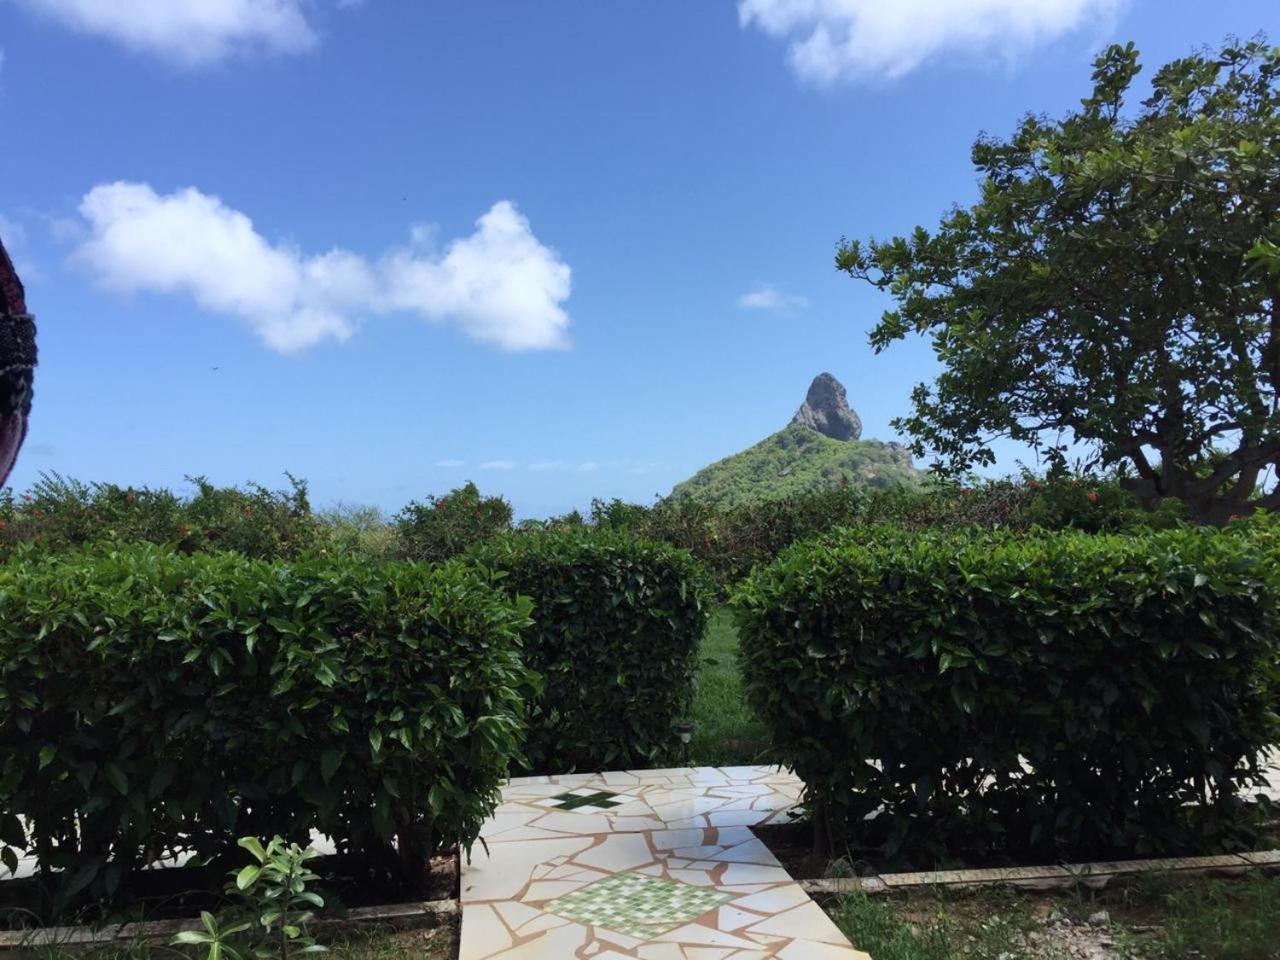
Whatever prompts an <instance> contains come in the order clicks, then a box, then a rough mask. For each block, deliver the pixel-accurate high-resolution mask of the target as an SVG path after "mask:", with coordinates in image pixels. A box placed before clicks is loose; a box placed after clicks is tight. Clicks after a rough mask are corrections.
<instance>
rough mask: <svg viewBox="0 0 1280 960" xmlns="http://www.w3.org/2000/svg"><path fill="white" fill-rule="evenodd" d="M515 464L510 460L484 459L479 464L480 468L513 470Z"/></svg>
mask: <svg viewBox="0 0 1280 960" xmlns="http://www.w3.org/2000/svg"><path fill="white" fill-rule="evenodd" d="M515 468H516V465H515V463H514V462H513V461H511V460H486V461H485V462H484V463H482V464H480V469H481V470H514V469H515Z"/></svg>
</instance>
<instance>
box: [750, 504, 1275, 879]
mask: <svg viewBox="0 0 1280 960" xmlns="http://www.w3.org/2000/svg"><path fill="white" fill-rule="evenodd" d="M1277 599H1278V597H1277V592H1276V582H1275V580H1274V569H1273V566H1272V564H1271V562H1270V561H1269V560H1268V559H1267V558H1264V557H1263V556H1262V555H1261V553H1260V551H1259V550H1258V549H1257V548H1256V547H1255V545H1254V542H1253V540H1252V539H1251V538H1250V537H1248V536H1239V535H1235V534H1231V533H1216V532H1215V531H1212V530H1202V531H1194V530H1174V531H1166V532H1161V533H1151V534H1146V535H1137V536H1098V535H1084V534H1078V533H1058V534H1050V533H1043V532H1042V533H1038V534H1033V535H1023V536H1020V537H1016V538H1015V537H1012V536H1009V535H1005V534H999V533H983V532H979V531H972V532H970V533H968V534H965V535H947V534H938V533H934V534H926V535H923V536H910V535H905V534H903V533H901V532H900V531H895V530H890V529H883V528H882V529H877V530H868V531H848V532H845V533H844V534H841V535H838V536H834V537H832V538H830V539H828V540H825V541H819V542H812V543H805V544H800V545H798V546H796V547H794V548H792V549H790V550H788V551H786V552H785V553H784V554H783V555H782V556H781V557H780V558H779V559H778V560H777V561H776V562H775V563H774V564H773V565H771V566H769V567H767V568H764V569H763V570H761V571H759V572H757V573H756V574H755V575H754V576H753V577H752V578H750V579H749V580H748V581H747V582H746V583H745V584H744V585H743V586H742V587H741V588H740V590H739V591H738V592H737V593H736V594H735V596H734V601H733V602H734V605H735V607H736V611H737V615H738V623H739V626H740V629H741V646H742V657H743V670H744V674H745V676H746V681H747V695H748V697H749V699H750V701H751V703H752V705H753V706H754V707H755V708H756V709H757V710H758V711H759V712H760V714H761V716H762V717H763V718H764V720H765V721H766V723H767V724H768V725H769V727H770V730H771V732H772V735H773V740H774V742H775V743H776V744H777V745H778V747H779V750H780V752H781V756H782V758H783V759H784V761H786V762H787V763H789V764H792V765H793V766H794V768H795V770H796V773H797V774H799V776H800V777H801V778H802V779H803V780H804V781H805V783H806V784H807V785H808V798H809V801H810V803H811V805H812V806H813V807H814V808H815V823H816V825H817V826H818V828H819V829H823V828H829V829H831V830H832V831H833V832H834V834H835V839H836V840H837V841H848V842H850V843H853V844H854V845H857V844H859V843H862V844H873V845H876V846H879V847H880V848H881V855H882V856H884V857H885V858H887V859H889V860H893V859H894V858H895V857H896V856H897V855H898V854H899V852H900V851H901V850H903V849H904V848H908V849H910V850H911V851H912V854H913V855H914V856H916V857H923V858H924V859H925V861H926V862H927V861H928V859H929V858H930V857H937V858H943V857H954V856H956V855H957V854H958V853H963V852H964V850H963V849H959V848H961V847H962V846H963V845H964V844H965V843H966V842H967V843H968V844H969V845H970V848H971V851H973V850H976V851H979V852H980V853H983V854H987V853H989V852H990V851H991V850H1000V849H1008V850H1013V851H1018V852H1019V853H1020V854H1021V855H1023V856H1032V857H1035V858H1036V859H1038V860H1040V861H1042V862H1052V861H1053V860H1054V859H1056V858H1057V857H1058V856H1061V855H1063V854H1066V853H1070V854H1071V855H1072V856H1075V857H1082V856H1084V857H1097V856H1104V855H1111V854H1114V853H1119V852H1130V851H1132V852H1136V853H1144V852H1147V851H1161V850H1174V849H1177V848H1179V847H1182V846H1184V845H1186V844H1194V845H1195V846H1196V847H1198V848H1200V849H1205V848H1208V847H1210V846H1212V845H1214V844H1223V843H1230V842H1233V841H1236V840H1239V839H1240V837H1239V836H1238V834H1237V832H1236V831H1237V829H1238V828H1239V827H1240V823H1241V819H1242V817H1241V809H1240V804H1239V801H1238V800H1237V794H1238V793H1239V792H1240V791H1247V790H1248V789H1249V788H1251V787H1254V786H1257V785H1260V783H1261V782H1262V781H1261V780H1260V776H1259V773H1258V760H1259V754H1260V753H1261V751H1263V750H1264V749H1265V748H1267V747H1268V746H1269V745H1270V744H1272V743H1273V742H1275V736H1276V732H1277V729H1276V724H1275V716H1274V713H1273V710H1274V707H1275V704H1276V693H1277V685H1276V680H1277V670H1276V649H1275V643H1274V637H1275V632H1276V626H1277V624H1276V615H1277V609H1276V602H1277ZM1187 805H1195V806H1194V807H1189V806H1187ZM1192 810H1194V814H1193V813H1192V812H1191V811H1192ZM876 811H881V813H882V816H880V817H877V818H876V819H875V820H873V821H871V822H869V823H868V822H867V821H866V820H865V819H864V818H866V817H867V816H868V815H869V814H872V813H874V812H876Z"/></svg>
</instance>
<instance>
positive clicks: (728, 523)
mask: <svg viewBox="0 0 1280 960" xmlns="http://www.w3.org/2000/svg"><path fill="white" fill-rule="evenodd" d="M1181 515H1182V514H1181V511H1180V509H1179V507H1178V505H1176V504H1174V503H1169V504H1165V505H1162V507H1161V508H1160V509H1159V510H1157V511H1148V510H1145V509H1144V508H1143V507H1142V506H1141V504H1140V503H1139V502H1138V500H1137V498H1136V497H1134V496H1133V495H1132V494H1130V493H1127V492H1126V491H1124V490H1123V489H1121V487H1120V485H1119V483H1117V482H1116V481H1115V480H1114V479H1102V480H1095V479H1087V478H1083V477H1079V478H1062V479H1056V480H1052V481H1046V480H1042V479H1037V478H1035V477H1032V476H1030V475H1028V476H1025V477H1023V478H1022V479H1020V480H1016V481H1015V480H993V481H987V482H984V483H980V484H977V485H974V486H967V487H961V486H949V485H946V486H944V485H930V486H927V487H925V488H922V489H889V490H868V489H860V488H854V487H849V488H847V489H843V490H830V491H826V492H822V493H811V494H803V495H800V496H793V497H784V498H780V499H776V500H768V501H764V502H762V503H756V504H751V505H748V506H741V507H732V508H724V507H719V506H715V505H712V504H707V503H701V502H698V501H695V500H690V499H687V498H686V499H668V500H664V501H660V502H659V503H657V504H656V505H654V506H653V507H643V506H639V505H636V504H629V503H623V502H622V501H619V500H613V501H609V502H606V501H601V500H597V501H595V502H594V503H593V505H592V516H591V519H592V522H593V523H594V524H595V525H596V526H599V527H600V528H602V529H607V530H624V531H627V532H630V533H633V534H635V535H638V536H644V537H649V538H652V539H655V540H663V541H666V542H668V543H671V544H674V545H676V546H679V547H683V548H685V549H687V550H689V551H690V552H691V553H692V554H693V556H694V557H695V558H696V559H697V560H698V561H699V562H701V563H702V564H703V565H705V566H706V567H707V568H708V569H709V570H711V571H712V572H713V573H714V574H715V576H716V579H717V580H718V581H719V582H720V583H721V584H722V585H728V584H732V583H734V582H736V581H737V580H740V579H741V578H742V577H744V576H745V575H746V574H747V573H748V572H750V570H751V568H752V567H753V566H755V565H757V564H762V563H769V562H771V561H772V560H773V559H774V557H776V556H777V555H778V554H779V553H780V552H781V551H782V550H784V549H785V548H786V547H788V546H790V545H791V544H793V543H796V542H797V541H800V540H806V539H810V538H812V537H815V536H819V535H821V534H824V533H828V532H830V531H832V530H835V529H838V528H840V527H852V526H873V525H876V524H890V525H892V526H895V527H898V528H901V529H903V530H913V531H925V530H961V529H965V528H968V527H971V526H978V527H982V528H984V529H989V530H1027V529H1030V528H1031V527H1033V526H1042V527H1046V528H1049V529H1054V530H1061V529H1079V530H1088V531H1090V532H1111V531H1121V530H1134V529H1146V528H1152V527H1154V528H1164V527H1169V526H1173V525H1176V523H1177V522H1178V520H1179V518H1180V516H1181Z"/></svg>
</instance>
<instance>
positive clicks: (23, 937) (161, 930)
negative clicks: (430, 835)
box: [0, 900, 459, 950]
mask: <svg viewBox="0 0 1280 960" xmlns="http://www.w3.org/2000/svg"><path fill="white" fill-rule="evenodd" d="M458 912H459V911H458V901H457V900H424V901H420V902H415V903H389V904H383V905H381V906H377V907H354V908H352V909H351V910H348V911H347V912H346V913H345V914H343V915H342V916H341V917H319V918H317V919H316V921H315V923H314V925H315V926H317V927H332V926H339V925H343V924H365V923H390V924H393V925H395V926H398V927H402V928H404V929H412V928H413V927H416V926H419V925H423V924H425V923H428V922H430V923H435V922H438V921H439V920H443V919H448V918H452V917H455V916H457V915H458ZM199 929H201V924H200V921H199V919H196V918H185V919H181V920H144V921H141V922H138V923H109V924H105V925H103V926H101V927H89V926H77V927H32V928H31V929H30V930H0V950H11V949H14V948H16V947H44V946H55V945H56V946H92V945H94V944H102V943H121V942H125V943H130V942H133V941H136V940H158V939H161V938H164V937H172V936H173V935H174V934H176V933H178V932H180V931H182V930H199Z"/></svg>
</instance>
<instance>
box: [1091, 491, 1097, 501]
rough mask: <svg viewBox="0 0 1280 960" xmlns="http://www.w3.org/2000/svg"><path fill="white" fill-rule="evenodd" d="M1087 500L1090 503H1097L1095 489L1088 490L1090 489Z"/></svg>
mask: <svg viewBox="0 0 1280 960" xmlns="http://www.w3.org/2000/svg"><path fill="white" fill-rule="evenodd" d="M1089 502H1090V503H1097V502H1098V491H1097V490H1090V491H1089Z"/></svg>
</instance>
